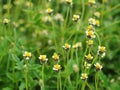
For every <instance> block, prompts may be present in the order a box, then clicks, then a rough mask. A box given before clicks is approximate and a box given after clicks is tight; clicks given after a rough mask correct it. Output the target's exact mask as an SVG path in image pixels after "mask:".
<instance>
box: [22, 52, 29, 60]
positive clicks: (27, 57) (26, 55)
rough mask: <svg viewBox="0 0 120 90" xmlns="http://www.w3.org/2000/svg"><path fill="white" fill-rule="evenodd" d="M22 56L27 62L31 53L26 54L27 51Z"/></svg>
mask: <svg viewBox="0 0 120 90" xmlns="http://www.w3.org/2000/svg"><path fill="white" fill-rule="evenodd" d="M23 56H24V57H25V58H26V60H29V59H30V57H31V53H30V52H28V51H25V52H24V54H23Z"/></svg>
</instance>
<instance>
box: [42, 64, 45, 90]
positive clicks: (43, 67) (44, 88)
mask: <svg viewBox="0 0 120 90" xmlns="http://www.w3.org/2000/svg"><path fill="white" fill-rule="evenodd" d="M44 89H45V87H44V64H43V65H42V90H44Z"/></svg>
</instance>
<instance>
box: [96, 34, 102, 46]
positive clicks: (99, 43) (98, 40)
mask: <svg viewBox="0 0 120 90" xmlns="http://www.w3.org/2000/svg"><path fill="white" fill-rule="evenodd" d="M95 34H96V36H97V39H98V43H99V45H101V41H100V37H99V35H98V34H97V32H95Z"/></svg>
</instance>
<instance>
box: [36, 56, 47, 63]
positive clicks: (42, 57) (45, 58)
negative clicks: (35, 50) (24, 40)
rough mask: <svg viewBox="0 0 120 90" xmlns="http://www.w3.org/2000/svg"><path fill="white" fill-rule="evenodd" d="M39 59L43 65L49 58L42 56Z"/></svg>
mask: <svg viewBox="0 0 120 90" xmlns="http://www.w3.org/2000/svg"><path fill="white" fill-rule="evenodd" d="M38 58H39V59H40V61H41V62H42V63H46V62H47V61H48V58H47V56H46V55H40V56H39V57H38Z"/></svg>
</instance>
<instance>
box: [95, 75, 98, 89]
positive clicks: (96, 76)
mask: <svg viewBox="0 0 120 90" xmlns="http://www.w3.org/2000/svg"><path fill="white" fill-rule="evenodd" d="M97 74H98V73H96V74H95V88H96V89H95V90H98V75H97Z"/></svg>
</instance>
